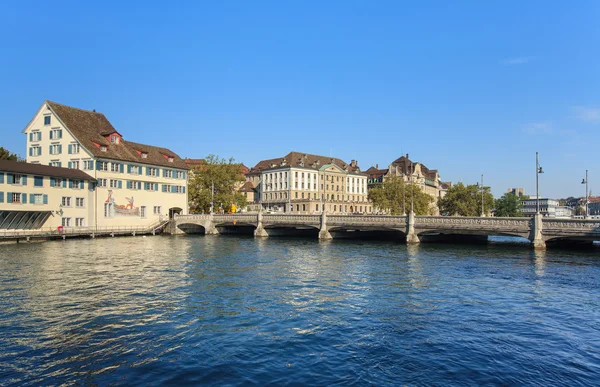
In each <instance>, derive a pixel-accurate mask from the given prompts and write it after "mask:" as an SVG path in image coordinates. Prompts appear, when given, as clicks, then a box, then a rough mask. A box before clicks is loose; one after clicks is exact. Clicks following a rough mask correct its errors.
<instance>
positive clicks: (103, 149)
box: [100, 145, 108, 152]
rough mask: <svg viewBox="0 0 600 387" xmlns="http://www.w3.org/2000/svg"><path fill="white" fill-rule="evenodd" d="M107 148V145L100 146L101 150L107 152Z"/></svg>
mask: <svg viewBox="0 0 600 387" xmlns="http://www.w3.org/2000/svg"><path fill="white" fill-rule="evenodd" d="M107 149H108V148H107V147H106V145H102V146H101V147H100V150H101V151H102V152H106V150H107Z"/></svg>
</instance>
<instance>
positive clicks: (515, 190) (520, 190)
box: [507, 188, 525, 197]
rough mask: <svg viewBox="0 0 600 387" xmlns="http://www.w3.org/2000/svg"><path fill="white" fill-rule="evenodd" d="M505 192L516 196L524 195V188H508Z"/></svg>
mask: <svg viewBox="0 0 600 387" xmlns="http://www.w3.org/2000/svg"><path fill="white" fill-rule="evenodd" d="M507 192H508V193H511V194H513V195H517V196H518V197H521V196H525V189H523V188H509V189H508V191H507Z"/></svg>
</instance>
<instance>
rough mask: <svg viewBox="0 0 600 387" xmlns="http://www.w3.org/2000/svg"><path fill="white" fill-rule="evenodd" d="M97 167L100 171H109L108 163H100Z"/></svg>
mask: <svg viewBox="0 0 600 387" xmlns="http://www.w3.org/2000/svg"><path fill="white" fill-rule="evenodd" d="M97 165H98V170H99V171H108V161H98V162H97Z"/></svg>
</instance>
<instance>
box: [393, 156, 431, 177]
mask: <svg viewBox="0 0 600 387" xmlns="http://www.w3.org/2000/svg"><path fill="white" fill-rule="evenodd" d="M392 164H393V165H396V166H399V167H400V170H401V171H402V173H404V174H405V175H408V174H410V173H412V171H413V168H414V165H416V164H419V165H421V172H422V173H423V175H424V176H425V177H427V178H428V179H431V180H435V178H436V175H437V173H438V171H437V169H429V168H427V167H426V166H425V164H423V163H420V162H418V161H412V160H411V159H409V158H408V154H407V155H406V156H400V157H398V158H397V159H396V160H394V161H393V162H392Z"/></svg>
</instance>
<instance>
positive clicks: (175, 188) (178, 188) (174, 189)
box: [171, 185, 184, 193]
mask: <svg viewBox="0 0 600 387" xmlns="http://www.w3.org/2000/svg"><path fill="white" fill-rule="evenodd" d="M183 191H184V187H183V186H181V185H172V186H171V192H175V193H183Z"/></svg>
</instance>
